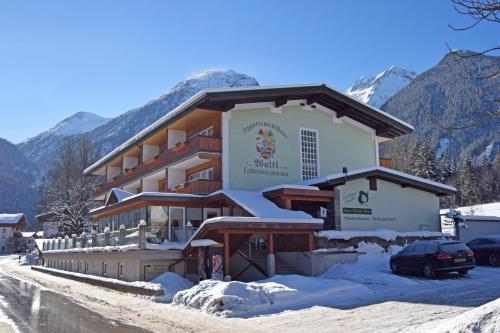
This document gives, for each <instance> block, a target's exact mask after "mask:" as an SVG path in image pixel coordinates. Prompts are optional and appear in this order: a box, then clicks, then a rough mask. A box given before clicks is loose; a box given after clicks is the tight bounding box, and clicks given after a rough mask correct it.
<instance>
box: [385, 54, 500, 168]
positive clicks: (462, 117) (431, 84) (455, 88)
mask: <svg viewBox="0 0 500 333" xmlns="http://www.w3.org/2000/svg"><path fill="white" fill-rule="evenodd" d="M460 53H461V54H462V55H464V56H467V55H470V54H473V55H474V56H471V57H463V58H460V59H459V58H458V57H457V55H456V54H455V53H453V52H450V53H448V54H446V55H445V56H444V57H443V59H441V61H439V62H438V63H437V64H436V65H435V66H433V67H431V68H430V69H428V70H427V71H425V72H423V73H422V74H420V75H418V76H417V77H416V78H415V79H414V80H413V81H412V82H411V83H410V84H408V85H407V86H406V87H405V88H403V89H401V90H400V91H398V92H397V93H396V94H394V96H392V97H391V98H390V99H389V100H388V101H387V102H386V103H384V104H383V106H382V109H383V110H384V111H385V112H388V113H390V114H392V115H394V116H396V117H398V118H400V119H402V120H404V121H406V122H408V123H410V124H412V125H413V126H414V127H415V131H414V132H413V134H412V136H413V137H414V138H415V139H416V140H419V141H425V142H427V143H429V144H430V145H431V146H432V147H433V148H434V149H435V150H436V155H437V157H440V156H441V155H443V154H446V155H448V156H450V157H452V158H454V159H459V158H465V157H470V158H472V159H473V160H474V161H476V162H477V163H481V162H482V161H483V159H487V160H488V161H489V162H490V163H491V162H493V160H494V159H495V157H496V156H497V154H498V152H499V151H500V138H499V135H498V133H499V132H498V129H499V128H500V118H498V117H496V118H489V116H488V115H489V114H492V113H493V112H495V111H496V110H498V108H499V106H500V104H499V103H495V102H492V101H494V100H495V98H497V97H498V91H499V90H498V89H499V88H498V87H500V77H499V76H498V75H497V76H491V73H497V72H498V71H499V70H500V57H496V56H488V55H482V54H477V53H472V52H470V51H460ZM457 59H458V60H460V61H457ZM474 77H482V79H473V78H474ZM471 120H473V121H472V122H477V125H476V126H471V127H467V126H466V125H467V124H470V123H471ZM478 120H479V121H478ZM461 127H463V129H461V130H451V128H461Z"/></svg>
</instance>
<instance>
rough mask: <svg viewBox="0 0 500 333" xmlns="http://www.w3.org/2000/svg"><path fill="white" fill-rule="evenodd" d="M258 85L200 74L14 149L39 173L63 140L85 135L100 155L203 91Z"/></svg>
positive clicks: (226, 74) (225, 73)
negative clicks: (109, 115)
mask: <svg viewBox="0 0 500 333" xmlns="http://www.w3.org/2000/svg"><path fill="white" fill-rule="evenodd" d="M258 85H259V83H258V82H257V80H255V79H254V78H252V77H250V76H248V75H245V74H241V73H237V72H235V71H232V70H209V71H203V72H200V73H198V74H195V75H192V76H190V77H188V78H187V79H185V80H184V81H181V82H179V83H178V84H176V85H175V86H174V87H173V88H171V89H170V90H169V91H167V92H166V93H165V94H163V95H161V96H160V97H158V98H155V99H153V100H151V101H149V102H148V103H146V104H145V105H144V106H141V107H139V108H136V109H133V110H130V111H128V112H125V113H124V114H122V115H120V116H118V117H116V118H113V119H105V118H101V117H99V116H97V115H94V114H91V113H86V112H79V113H77V114H75V115H73V116H71V117H69V118H67V119H65V120H63V121H61V122H60V123H59V124H57V125H56V126H54V127H53V128H51V129H49V130H47V131H46V132H43V133H41V134H39V135H37V136H36V137H34V138H30V139H28V140H26V141H24V142H23V143H21V144H19V146H18V147H19V149H20V150H21V151H22V152H23V153H24V154H25V155H26V156H27V157H28V158H29V159H30V160H31V161H33V162H34V163H35V164H36V165H38V166H39V168H40V170H41V171H42V172H43V171H45V170H47V169H48V168H49V167H50V164H51V161H52V160H54V158H55V157H56V156H57V151H58V147H59V146H60V145H61V143H62V142H63V140H62V139H64V138H65V137H66V138H67V137H69V136H71V135H75V134H82V133H85V135H88V136H89V138H90V139H91V140H92V141H93V142H94V144H95V147H96V148H97V149H98V152H99V154H100V155H104V154H106V153H108V152H109V151H111V150H112V149H114V148H115V147H117V146H119V145H120V144H122V143H123V142H124V141H126V140H127V139H129V138H130V137H132V136H133V135H135V134H136V133H138V132H139V131H141V130H143V129H144V128H146V127H147V126H149V125H151V124H152V123H153V122H154V121H156V120H158V118H160V117H161V116H163V115H164V114H166V113H168V112H169V111H171V110H172V109H174V108H175V107H176V106H178V105H179V104H181V103H182V102H184V101H185V100H187V99H188V98H189V97H191V96H193V95H194V94H196V93H197V92H199V91H201V90H203V89H205V88H225V87H240V86H258Z"/></svg>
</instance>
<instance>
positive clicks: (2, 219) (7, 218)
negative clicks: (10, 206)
mask: <svg viewBox="0 0 500 333" xmlns="http://www.w3.org/2000/svg"><path fill="white" fill-rule="evenodd" d="M23 216H24V214H23V213H19V214H0V223H2V224H16V223H18V222H19V221H20V220H21V219H22V218H23Z"/></svg>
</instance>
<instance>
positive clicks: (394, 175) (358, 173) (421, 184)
mask: <svg viewBox="0 0 500 333" xmlns="http://www.w3.org/2000/svg"><path fill="white" fill-rule="evenodd" d="M369 177H376V178H377V179H381V180H386V181H389V182H392V183H397V184H401V185H402V186H408V187H413V188H416V189H419V190H423V191H427V192H432V193H436V194H437V195H448V194H454V193H455V192H456V191H457V189H456V188H454V187H453V186H449V185H445V184H441V183H438V182H435V181H432V180H429V179H425V178H421V177H416V176H413V175H409V174H407V173H404V172H400V171H396V170H393V169H389V168H384V167H381V166H373V167H368V168H362V169H356V170H351V171H348V172H347V173H343V172H338V173H333V174H330V175H327V176H322V177H317V178H312V179H309V180H306V181H304V182H302V183H301V184H304V185H315V186H318V187H324V186H332V185H343V184H344V183H345V182H346V181H349V180H352V179H359V178H369Z"/></svg>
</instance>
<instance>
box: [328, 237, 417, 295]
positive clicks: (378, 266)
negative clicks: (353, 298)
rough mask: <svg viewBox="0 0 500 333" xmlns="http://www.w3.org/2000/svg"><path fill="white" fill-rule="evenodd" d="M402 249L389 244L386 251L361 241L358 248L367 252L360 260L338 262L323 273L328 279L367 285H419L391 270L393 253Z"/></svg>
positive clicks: (394, 286)
mask: <svg viewBox="0 0 500 333" xmlns="http://www.w3.org/2000/svg"><path fill="white" fill-rule="evenodd" d="M401 249H402V247H401V246H389V248H388V250H387V251H385V250H384V248H382V247H381V246H380V245H378V244H373V243H365V242H361V243H359V244H358V248H357V250H358V251H359V252H365V253H366V254H364V255H361V256H359V257H358V261H357V262H355V263H349V264H337V265H334V266H332V267H331V268H330V269H329V270H327V271H326V272H325V273H323V274H322V275H321V277H322V278H326V279H344V280H348V281H352V282H356V283H362V284H365V285H379V286H382V287H383V286H388V287H390V288H394V291H396V289H397V288H398V287H401V288H406V287H411V286H416V285H418V282H416V281H414V280H412V279H409V278H406V277H403V276H398V275H394V274H392V273H391V271H390V267H389V260H390V258H391V256H392V255H393V254H396V253H397V252H399V251H400V250H401Z"/></svg>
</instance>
